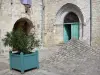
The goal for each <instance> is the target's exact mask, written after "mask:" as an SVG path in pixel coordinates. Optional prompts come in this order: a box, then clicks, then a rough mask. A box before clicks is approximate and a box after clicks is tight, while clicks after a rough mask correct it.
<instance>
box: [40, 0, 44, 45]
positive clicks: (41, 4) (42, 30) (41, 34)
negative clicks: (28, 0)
mask: <svg viewBox="0 0 100 75" xmlns="http://www.w3.org/2000/svg"><path fill="white" fill-rule="evenodd" d="M40 7H41V9H40V42H41V47H43V43H44V42H43V41H44V40H43V38H44V1H43V0H41V3H40Z"/></svg>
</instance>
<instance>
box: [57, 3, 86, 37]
mask: <svg viewBox="0 0 100 75" xmlns="http://www.w3.org/2000/svg"><path fill="white" fill-rule="evenodd" d="M69 12H73V13H75V14H76V15H77V17H78V19H79V23H80V26H79V35H80V36H79V39H80V38H82V37H83V24H84V16H83V14H82V12H81V9H80V8H79V7H78V6H77V5H75V4H72V3H67V4H65V5H63V6H62V7H61V8H60V9H59V10H58V12H57V14H56V24H63V23H64V18H65V16H66V15H67V14H69ZM62 32H63V31H62Z"/></svg>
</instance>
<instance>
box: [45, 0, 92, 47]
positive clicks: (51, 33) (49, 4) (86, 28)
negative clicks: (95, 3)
mask: <svg viewBox="0 0 100 75" xmlns="http://www.w3.org/2000/svg"><path fill="white" fill-rule="evenodd" d="M68 3H71V4H74V5H76V6H77V7H79V8H80V11H81V12H82V15H83V19H84V22H83V24H80V37H79V38H80V39H83V40H85V41H86V42H87V43H88V44H90V0H81V1H80V0H45V38H46V39H45V44H46V45H49V44H51V45H52V44H57V43H60V42H62V41H63V33H61V32H62V31H61V30H62V29H63V27H60V29H59V28H58V30H59V32H58V33H59V36H58V35H56V30H55V29H56V28H55V26H54V25H57V24H58V23H56V20H57V13H58V11H59V10H60V8H61V7H62V6H64V5H65V4H68ZM59 19H60V20H61V19H62V20H63V19H64V18H59ZM60 24H61V25H63V22H61V23H60ZM81 25H83V27H82V26H81ZM61 28H62V29H61ZM60 34H61V35H60ZM52 42H53V43H52Z"/></svg>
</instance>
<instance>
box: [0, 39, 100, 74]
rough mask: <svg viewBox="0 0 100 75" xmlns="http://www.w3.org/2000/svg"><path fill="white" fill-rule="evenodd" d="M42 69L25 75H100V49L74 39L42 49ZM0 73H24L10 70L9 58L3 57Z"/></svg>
mask: <svg viewBox="0 0 100 75" xmlns="http://www.w3.org/2000/svg"><path fill="white" fill-rule="evenodd" d="M39 54H40V55H39V56H40V58H39V59H40V69H36V70H31V71H28V72H25V73H24V74H23V75H100V49H96V48H92V47H89V46H88V45H87V44H86V43H84V42H82V41H79V40H75V39H72V40H70V41H69V42H68V43H67V44H63V45H60V46H55V47H50V48H45V49H43V50H41V51H40V53H39ZM0 60H2V61H3V62H4V63H3V62H2V61H1V64H2V65H3V66H4V67H3V66H2V65H0V68H1V69H0V70H1V71H0V75H22V74H21V73H20V72H18V71H15V70H12V71H10V70H9V67H8V64H9V63H8V59H6V58H4V57H1V59H0Z"/></svg>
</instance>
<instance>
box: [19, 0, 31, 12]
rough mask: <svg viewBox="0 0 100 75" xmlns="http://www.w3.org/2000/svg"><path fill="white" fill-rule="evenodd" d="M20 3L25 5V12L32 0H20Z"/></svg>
mask: <svg viewBox="0 0 100 75" xmlns="http://www.w3.org/2000/svg"><path fill="white" fill-rule="evenodd" d="M21 3H22V4H23V5H24V6H25V12H26V13H27V12H28V11H29V8H31V5H32V0H21Z"/></svg>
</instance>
